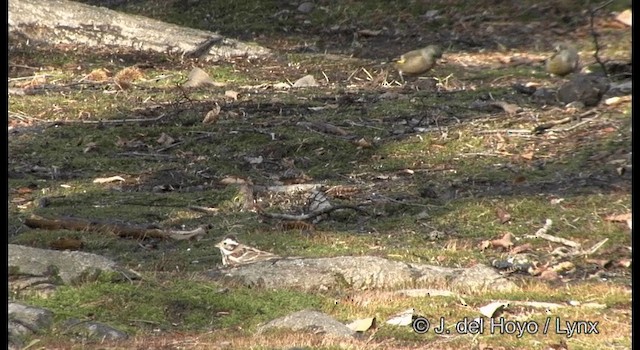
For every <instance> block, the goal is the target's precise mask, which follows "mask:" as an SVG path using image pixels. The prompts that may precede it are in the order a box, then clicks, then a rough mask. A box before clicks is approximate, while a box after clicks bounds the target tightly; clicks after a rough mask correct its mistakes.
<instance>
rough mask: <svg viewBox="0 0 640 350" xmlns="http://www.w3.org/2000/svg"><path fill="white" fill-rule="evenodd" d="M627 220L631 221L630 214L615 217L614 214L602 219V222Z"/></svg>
mask: <svg viewBox="0 0 640 350" xmlns="http://www.w3.org/2000/svg"><path fill="white" fill-rule="evenodd" d="M628 220H631V213H626V214H617V215H616V214H614V215H609V216H607V217H605V218H604V221H611V222H627V221H628Z"/></svg>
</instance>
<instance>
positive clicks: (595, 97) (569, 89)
mask: <svg viewBox="0 0 640 350" xmlns="http://www.w3.org/2000/svg"><path fill="white" fill-rule="evenodd" d="M608 89H609V82H608V81H607V79H606V78H604V77H599V76H596V75H585V74H578V75H576V76H574V77H573V78H571V80H570V81H569V82H567V83H565V84H564V85H562V86H561V87H560V89H558V100H559V101H560V102H562V103H564V104H567V103H571V102H575V101H580V102H582V103H584V105H585V106H587V107H592V106H596V105H598V103H599V102H600V99H602V96H603V95H604V94H605V92H607V90H608Z"/></svg>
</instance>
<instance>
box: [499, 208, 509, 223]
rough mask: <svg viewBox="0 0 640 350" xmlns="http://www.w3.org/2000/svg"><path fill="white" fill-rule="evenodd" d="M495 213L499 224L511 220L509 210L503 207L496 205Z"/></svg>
mask: <svg viewBox="0 0 640 350" xmlns="http://www.w3.org/2000/svg"><path fill="white" fill-rule="evenodd" d="M496 215H497V216H498V220H499V221H500V223H501V224H506V223H507V222H509V220H511V214H509V212H507V211H506V210H505V209H504V208H501V207H497V208H496Z"/></svg>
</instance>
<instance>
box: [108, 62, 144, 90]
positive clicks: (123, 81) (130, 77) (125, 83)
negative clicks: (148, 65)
mask: <svg viewBox="0 0 640 350" xmlns="http://www.w3.org/2000/svg"><path fill="white" fill-rule="evenodd" d="M142 77H143V74H142V71H141V70H140V69H139V68H138V67H127V68H124V69H122V70H121V71H119V72H118V73H116V75H115V77H113V81H114V82H115V83H116V84H117V85H118V86H120V87H121V88H122V89H127V88H129V87H130V86H131V83H132V82H134V81H136V80H138V79H140V78H142Z"/></svg>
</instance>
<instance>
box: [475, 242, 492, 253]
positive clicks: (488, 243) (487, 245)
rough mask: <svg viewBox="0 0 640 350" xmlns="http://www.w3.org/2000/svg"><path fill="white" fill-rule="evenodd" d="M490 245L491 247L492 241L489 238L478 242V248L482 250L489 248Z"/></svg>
mask: <svg viewBox="0 0 640 350" xmlns="http://www.w3.org/2000/svg"><path fill="white" fill-rule="evenodd" d="M489 247H491V241H489V240H486V241H482V242H480V244H478V249H480V251H483V250H485V249H488V248H489Z"/></svg>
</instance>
